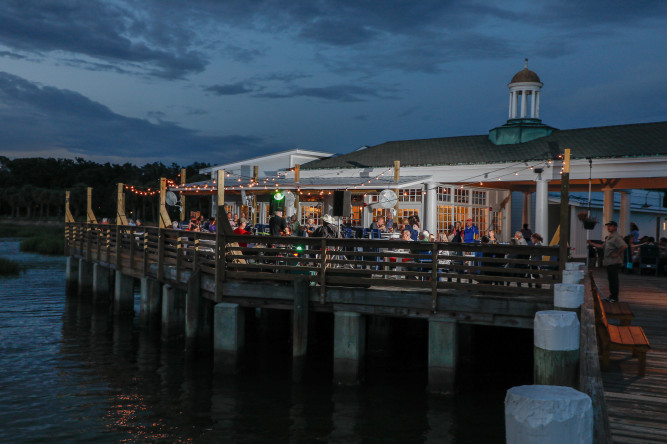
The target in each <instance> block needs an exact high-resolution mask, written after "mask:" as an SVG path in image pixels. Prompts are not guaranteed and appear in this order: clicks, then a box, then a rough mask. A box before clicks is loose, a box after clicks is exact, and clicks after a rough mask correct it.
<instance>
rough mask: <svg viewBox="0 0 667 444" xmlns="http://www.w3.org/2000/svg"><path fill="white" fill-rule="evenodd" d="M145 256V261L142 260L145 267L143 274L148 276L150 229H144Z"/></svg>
mask: <svg viewBox="0 0 667 444" xmlns="http://www.w3.org/2000/svg"><path fill="white" fill-rule="evenodd" d="M143 237H144V241H143V244H144V257H143V262H142V267H143V275H144V276H147V275H148V229H144V236H143Z"/></svg>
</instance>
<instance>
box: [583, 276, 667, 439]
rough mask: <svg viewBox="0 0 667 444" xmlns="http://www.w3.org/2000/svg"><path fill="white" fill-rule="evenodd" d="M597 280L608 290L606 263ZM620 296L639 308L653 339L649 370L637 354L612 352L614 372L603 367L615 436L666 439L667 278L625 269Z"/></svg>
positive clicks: (636, 320)
mask: <svg viewBox="0 0 667 444" xmlns="http://www.w3.org/2000/svg"><path fill="white" fill-rule="evenodd" d="M595 282H596V283H597V285H598V287H599V288H600V290H601V291H602V293H603V294H608V285H607V278H606V273H605V271H604V269H597V270H595ZM620 299H621V300H622V301H625V302H628V303H629V304H630V306H631V307H632V311H633V312H634V314H635V318H634V319H633V322H632V323H633V324H634V325H639V326H641V327H642V328H643V329H644V331H645V332H646V336H647V337H648V339H649V341H650V342H651V350H649V352H648V354H647V361H646V376H645V377H642V378H640V377H638V376H637V359H633V358H632V357H631V356H630V355H629V354H628V353H623V352H612V353H611V361H610V362H611V365H610V371H609V372H603V373H602V378H603V383H604V394H605V398H606V403H607V411H608V416H609V423H610V426H611V432H612V436H613V439H614V442H617V443H665V442H667V278H665V277H664V276H659V277H655V276H640V275H638V274H623V275H621V293H620Z"/></svg>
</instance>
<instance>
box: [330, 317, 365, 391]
mask: <svg viewBox="0 0 667 444" xmlns="http://www.w3.org/2000/svg"><path fill="white" fill-rule="evenodd" d="M365 353H366V317H365V316H364V315H362V314H360V313H352V312H345V311H337V312H335V313H334V382H335V383H337V384H341V385H355V384H358V383H359V381H360V380H361V379H362V376H363V375H362V373H363V364H364V355H365Z"/></svg>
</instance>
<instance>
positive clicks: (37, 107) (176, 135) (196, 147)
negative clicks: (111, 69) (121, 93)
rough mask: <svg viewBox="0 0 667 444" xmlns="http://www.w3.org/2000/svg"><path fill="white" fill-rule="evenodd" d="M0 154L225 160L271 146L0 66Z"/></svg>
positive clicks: (263, 150) (17, 155) (169, 160)
mask: <svg viewBox="0 0 667 444" xmlns="http://www.w3.org/2000/svg"><path fill="white" fill-rule="evenodd" d="M0 103H1V104H2V106H0V134H2V135H3V137H2V145H1V146H2V153H0V154H2V155H5V156H9V157H21V156H22V153H24V152H26V151H28V152H43V151H53V152H60V153H62V152H64V153H70V155H72V156H83V157H88V158H101V157H104V156H111V157H116V158H117V157H122V158H124V159H127V161H130V162H131V161H132V160H133V159H145V158H152V159H158V160H162V161H163V162H166V163H170V162H171V161H174V160H177V161H186V162H191V161H201V160H202V159H206V160H207V161H212V162H214V161H227V160H232V159H235V158H236V157H237V156H238V155H240V154H241V153H244V152H245V153H247V151H248V150H252V151H253V152H256V153H264V152H271V151H273V150H275V149H277V146H276V145H274V144H267V143H266V142H265V141H264V140H263V139H262V138H260V137H256V136H244V135H227V136H219V137H208V136H202V135H200V134H199V133H197V132H196V131H192V130H188V129H185V128H182V127H180V126H178V125H176V124H174V123H170V122H165V121H163V120H162V118H163V117H164V115H163V114H162V113H160V112H156V113H155V112H154V113H152V114H151V117H152V118H154V119H157V120H158V122H157V123H151V122H150V121H148V120H143V119H135V118H128V117H125V116H121V115H119V114H116V113H114V112H112V111H111V110H109V108H107V107H106V106H103V105H101V104H99V103H96V102H93V101H92V100H90V99H88V98H86V97H84V96H82V95H81V94H78V93H76V92H73V91H68V90H63V89H58V88H53V87H48V86H39V85H37V84H34V83H31V82H29V81H27V80H25V79H22V78H20V77H17V76H13V75H10V74H7V73H2V72H0Z"/></svg>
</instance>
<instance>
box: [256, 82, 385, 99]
mask: <svg viewBox="0 0 667 444" xmlns="http://www.w3.org/2000/svg"><path fill="white" fill-rule="evenodd" d="M393 92H394V90H393V89H390V88H386V87H383V88H368V87H363V86H358V85H332V86H324V87H316V88H294V89H292V90H289V91H286V92H270V93H262V94H257V96H258V97H263V98H269V99H286V98H294V97H314V98H318V99H325V100H332V101H336V102H363V101H365V100H368V99H370V98H381V97H382V98H392V96H390V95H388V94H387V93H393Z"/></svg>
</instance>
